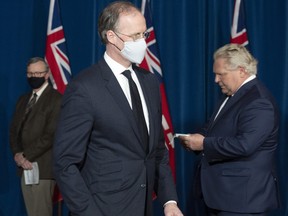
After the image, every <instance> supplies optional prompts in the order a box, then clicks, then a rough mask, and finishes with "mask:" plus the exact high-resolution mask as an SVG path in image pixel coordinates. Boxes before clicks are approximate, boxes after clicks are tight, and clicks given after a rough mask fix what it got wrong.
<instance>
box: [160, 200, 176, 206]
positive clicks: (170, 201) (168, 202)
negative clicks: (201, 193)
mask: <svg viewBox="0 0 288 216" xmlns="http://www.w3.org/2000/svg"><path fill="white" fill-rule="evenodd" d="M170 203H174V204H176V205H177V202H176V201H175V200H169V201H167V202H166V203H165V204H164V205H163V208H164V207H165V206H166V205H167V204H170Z"/></svg>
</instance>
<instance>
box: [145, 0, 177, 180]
mask: <svg viewBox="0 0 288 216" xmlns="http://www.w3.org/2000/svg"><path fill="white" fill-rule="evenodd" d="M141 10H142V14H143V15H144V17H145V19H146V24H147V31H148V32H149V33H150V36H149V37H148V38H147V39H146V43H147V47H148V48H147V51H146V54H145V58H144V60H143V62H142V63H141V64H140V67H142V68H144V69H146V70H148V71H150V72H152V73H154V74H155V75H156V76H157V77H158V78H159V80H160V83H161V84H160V91H161V96H162V126H163V129H164V136H165V144H166V147H167V148H168V150H169V157H170V166H171V169H172V173H173V176H174V180H175V179H176V172H175V155H174V142H171V141H172V139H173V134H174V132H173V127H172V121H171V117H170V113H169V109H168V102H167V98H166V92H165V87H164V83H163V74H162V70H161V65H160V60H159V55H158V47H157V44H156V37H155V31H154V28H153V24H152V19H151V11H150V7H149V0H148V2H147V4H146V0H142V7H141Z"/></svg>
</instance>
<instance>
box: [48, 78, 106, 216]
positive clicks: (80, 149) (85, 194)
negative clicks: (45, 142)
mask: <svg viewBox="0 0 288 216" xmlns="http://www.w3.org/2000/svg"><path fill="white" fill-rule="evenodd" d="M87 95H88V94H87V92H85V90H84V89H83V88H81V86H79V85H78V84H77V83H75V82H71V83H70V84H69V85H68V87H67V89H66V91H65V95H64V97H63V102H62V108H61V113H60V119H59V123H58V125H57V130H56V135H55V143H54V148H53V163H54V164H53V171H54V176H55V179H56V182H57V184H58V186H59V188H60V191H61V193H62V195H63V197H64V200H65V202H66V203H67V206H68V208H69V209H70V211H72V212H73V213H75V214H77V215H81V216H84V215H87V216H88V215H101V213H99V212H97V211H98V210H97V208H95V206H94V205H95V202H93V198H92V196H91V193H90V191H89V190H88V188H87V186H86V184H85V182H84V180H83V178H82V176H81V173H80V167H81V163H82V162H83V161H84V160H85V152H86V148H87V144H88V139H89V137H90V133H91V129H92V124H93V117H92V114H91V113H92V111H91V104H90V100H89V98H88V96H87Z"/></svg>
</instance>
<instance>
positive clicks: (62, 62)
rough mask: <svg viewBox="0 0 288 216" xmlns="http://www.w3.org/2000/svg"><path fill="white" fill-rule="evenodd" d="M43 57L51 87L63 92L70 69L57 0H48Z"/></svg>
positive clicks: (69, 76) (68, 78)
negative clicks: (46, 64) (48, 7)
mask: <svg viewBox="0 0 288 216" xmlns="http://www.w3.org/2000/svg"><path fill="white" fill-rule="evenodd" d="M45 57H46V61H47V63H48V64H49V67H50V70H51V76H50V80H51V82H52V84H53V87H54V88H55V89H57V90H58V91H59V92H60V93H61V94H63V93H64V90H65V88H66V85H67V83H68V81H69V80H70V79H71V70H70V64H69V59H68V57H67V55H66V43H65V37H64V30H63V26H62V22H61V19H60V10H59V4H58V0H51V1H50V9H49V18H48V27H47V40H46V53H45Z"/></svg>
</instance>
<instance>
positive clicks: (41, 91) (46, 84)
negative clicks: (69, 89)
mask: <svg viewBox="0 0 288 216" xmlns="http://www.w3.org/2000/svg"><path fill="white" fill-rule="evenodd" d="M47 86H48V82H46V83H44V84H43V86H42V87H41V88H40V89H39V90H38V91H37V92H35V91H33V94H34V93H36V94H37V98H39V97H40V96H41V94H42V93H43V91H44V90H45V89H46V88H47Z"/></svg>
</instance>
